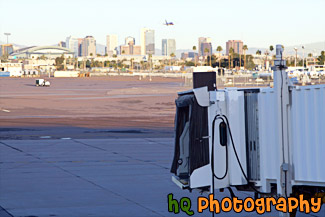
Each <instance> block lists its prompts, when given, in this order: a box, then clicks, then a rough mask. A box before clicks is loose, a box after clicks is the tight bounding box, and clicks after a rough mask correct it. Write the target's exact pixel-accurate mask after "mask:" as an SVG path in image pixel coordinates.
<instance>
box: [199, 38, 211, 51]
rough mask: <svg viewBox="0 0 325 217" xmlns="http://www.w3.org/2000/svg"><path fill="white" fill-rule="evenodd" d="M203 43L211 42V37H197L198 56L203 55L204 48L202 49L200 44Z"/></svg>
mask: <svg viewBox="0 0 325 217" xmlns="http://www.w3.org/2000/svg"><path fill="white" fill-rule="evenodd" d="M203 43H210V44H211V38H205V37H200V38H199V43H198V45H199V46H198V53H199V56H203V55H204V49H202V44H203ZM211 49H212V47H211ZM211 51H212V50H211Z"/></svg>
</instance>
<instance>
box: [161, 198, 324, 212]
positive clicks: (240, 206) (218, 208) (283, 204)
mask: <svg viewBox="0 0 325 217" xmlns="http://www.w3.org/2000/svg"><path fill="white" fill-rule="evenodd" d="M167 200H168V212H172V213H175V214H178V213H180V212H181V211H182V212H184V213H186V214H187V215H189V216H192V215H194V211H193V210H192V209H191V206H192V201H191V199H190V198H188V197H183V198H181V199H180V200H179V201H178V200H177V199H174V198H173V194H168V195H167ZM272 206H273V207H275V209H276V210H277V211H279V212H284V213H287V212H289V213H291V212H293V211H294V210H295V209H298V207H299V211H300V212H304V213H306V214H308V213H310V212H313V213H317V212H319V211H320V209H321V206H322V199H321V198H311V199H310V200H306V199H304V196H303V195H302V194H301V195H299V197H298V198H296V197H289V198H284V197H279V198H274V197H265V198H258V199H255V200H254V199H253V198H251V197H247V198H246V199H244V200H241V199H238V198H237V197H233V198H229V197H225V198H223V199H222V200H221V201H219V200H217V199H214V197H213V194H209V196H208V198H207V197H198V198H197V212H198V213H202V212H203V211H204V210H209V211H210V212H211V213H212V212H215V213H216V214H218V213H221V212H230V211H231V210H233V211H234V212H236V213H241V212H242V211H245V212H257V213H258V214H264V213H269V212H271V207H272Z"/></svg>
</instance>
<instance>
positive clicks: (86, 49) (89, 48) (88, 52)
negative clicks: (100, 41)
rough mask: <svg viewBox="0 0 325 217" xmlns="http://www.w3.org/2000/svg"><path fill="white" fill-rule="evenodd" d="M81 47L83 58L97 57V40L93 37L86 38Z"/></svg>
mask: <svg viewBox="0 0 325 217" xmlns="http://www.w3.org/2000/svg"><path fill="white" fill-rule="evenodd" d="M81 47H82V48H81V51H82V56H96V40H95V38H94V37H93V36H86V37H85V38H84V39H83V42H82V46H81Z"/></svg>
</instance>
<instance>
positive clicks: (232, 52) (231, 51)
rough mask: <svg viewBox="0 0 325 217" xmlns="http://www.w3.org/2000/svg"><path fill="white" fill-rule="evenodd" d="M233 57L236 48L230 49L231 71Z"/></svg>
mask: <svg viewBox="0 0 325 217" xmlns="http://www.w3.org/2000/svg"><path fill="white" fill-rule="evenodd" d="M233 55H234V48H232V47H231V48H230V49H229V59H230V62H229V69H230V67H231V68H232V61H231V59H232V57H233Z"/></svg>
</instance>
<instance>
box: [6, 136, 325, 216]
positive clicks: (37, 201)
mask: <svg viewBox="0 0 325 217" xmlns="http://www.w3.org/2000/svg"><path fill="white" fill-rule="evenodd" d="M173 149H174V147H173V138H154V137H152V138H132V137H127V138H123V137H122V136H121V137H120V138H112V139H75V138H61V139H46V138H45V139H38V140H1V141H0V206H1V207H3V209H4V210H2V211H1V209H0V216H1V217H7V216H15V217H18V216H24V217H27V216H37V217H50V216H52V217H53V216H62V217H74V216H75V217H83V216H93V217H101V216H102V217H108V216H112V217H117V216H121V217H128V216H141V217H142V216H152V217H154V216H187V214H185V213H183V212H181V213H179V214H177V215H176V214H174V213H170V212H168V206H167V205H168V204H167V195H168V194H169V193H173V194H174V198H176V199H180V198H182V197H189V198H191V199H192V210H193V211H194V212H195V215H194V216H211V213H209V212H208V211H206V212H203V213H202V214H199V213H198V212H197V208H196V204H197V197H198V196H200V193H199V192H196V191H193V192H192V193H190V192H188V191H187V190H181V189H180V188H178V187H177V186H176V185H175V184H174V183H173V182H172V181H171V174H170V172H169V170H170V165H171V161H172V158H173ZM235 194H236V196H238V197H240V198H246V197H248V196H252V194H251V193H247V192H237V191H235ZM203 196H207V194H203ZM226 196H227V197H229V193H228V191H227V190H225V191H224V192H222V193H221V192H217V194H216V198H217V199H219V200H221V199H222V198H223V197H226ZM216 216H226V217H228V216H229V217H230V216H250V217H251V216H259V215H258V214H256V213H255V212H252V213H245V212H242V213H239V214H237V213H234V212H228V213H220V214H218V215H216ZM263 216H277V212H271V213H267V214H265V215H263ZM297 216H298V217H302V216H318V217H321V216H322V217H323V216H325V209H323V210H321V212H320V213H318V214H310V215H305V214H298V215H297Z"/></svg>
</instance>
